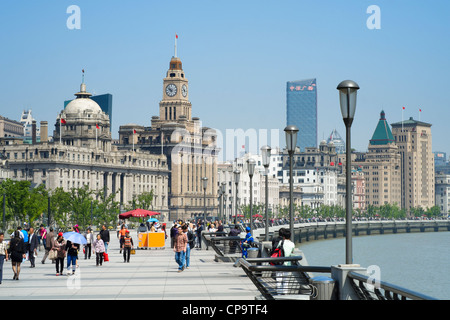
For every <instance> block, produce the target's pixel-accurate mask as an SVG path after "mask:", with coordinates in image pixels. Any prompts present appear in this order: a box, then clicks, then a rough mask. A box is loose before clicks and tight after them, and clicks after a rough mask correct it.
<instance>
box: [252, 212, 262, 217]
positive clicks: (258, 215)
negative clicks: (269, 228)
mask: <svg viewBox="0 0 450 320" xmlns="http://www.w3.org/2000/svg"><path fill="white" fill-rule="evenodd" d="M262 217H263V216H262V215H260V214H259V213H257V214H254V215H253V218H262Z"/></svg>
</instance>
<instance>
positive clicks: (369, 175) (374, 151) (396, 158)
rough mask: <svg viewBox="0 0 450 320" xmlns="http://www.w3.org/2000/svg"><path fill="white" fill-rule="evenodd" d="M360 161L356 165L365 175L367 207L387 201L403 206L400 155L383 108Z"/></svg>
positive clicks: (380, 204)
mask: <svg viewBox="0 0 450 320" xmlns="http://www.w3.org/2000/svg"><path fill="white" fill-rule="evenodd" d="M363 160H364V161H362V162H356V164H357V165H359V166H360V167H361V168H362V170H363V172H364V176H365V201H366V207H367V206H368V205H373V206H382V205H384V204H386V203H389V204H395V203H396V204H397V205H398V206H399V207H400V206H402V202H401V195H402V192H401V191H402V186H401V158H400V153H399V148H398V146H397V144H396V142H395V139H394V136H393V135H392V131H391V129H390V126H389V123H388V122H387V120H386V114H385V113H384V111H381V113H380V120H379V121H378V124H377V127H376V128H375V131H374V133H373V136H372V139H371V140H370V141H369V150H368V152H367V153H366V154H365V156H364V159H363Z"/></svg>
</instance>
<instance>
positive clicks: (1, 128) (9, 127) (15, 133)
mask: <svg viewBox="0 0 450 320" xmlns="http://www.w3.org/2000/svg"><path fill="white" fill-rule="evenodd" d="M23 135H24V127H23V124H21V123H20V122H18V121H15V120H11V119H8V118H5V117H2V116H0V138H5V137H23Z"/></svg>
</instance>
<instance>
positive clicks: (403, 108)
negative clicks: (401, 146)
mask: <svg viewBox="0 0 450 320" xmlns="http://www.w3.org/2000/svg"><path fill="white" fill-rule="evenodd" d="M403 110H405V107H402V132H403Z"/></svg>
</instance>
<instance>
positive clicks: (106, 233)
mask: <svg viewBox="0 0 450 320" xmlns="http://www.w3.org/2000/svg"><path fill="white" fill-rule="evenodd" d="M100 236H101V237H102V240H103V244H104V245H105V253H108V245H109V230H108V229H106V225H102V230H101V231H100Z"/></svg>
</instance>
